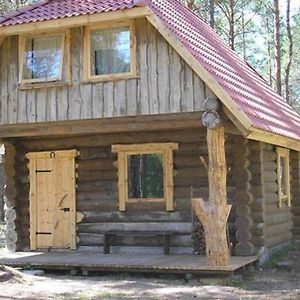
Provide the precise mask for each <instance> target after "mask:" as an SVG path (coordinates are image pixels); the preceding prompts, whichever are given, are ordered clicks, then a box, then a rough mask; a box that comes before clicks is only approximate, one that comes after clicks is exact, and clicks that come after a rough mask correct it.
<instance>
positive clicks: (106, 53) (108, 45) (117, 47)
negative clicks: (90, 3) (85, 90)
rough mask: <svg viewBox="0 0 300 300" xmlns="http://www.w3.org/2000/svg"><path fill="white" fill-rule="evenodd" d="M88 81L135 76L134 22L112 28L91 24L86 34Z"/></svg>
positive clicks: (85, 71)
mask: <svg viewBox="0 0 300 300" xmlns="http://www.w3.org/2000/svg"><path fill="white" fill-rule="evenodd" d="M84 44H85V57H86V63H85V65H84V68H85V70H84V74H85V79H86V80H92V81H93V80H95V81H97V80H99V81H101V80H113V79H119V78H120V79H124V78H130V77H133V76H135V75H136V74H135V73H136V70H135V69H136V66H135V60H136V58H135V51H136V42H135V30H134V23H133V21H131V22H130V23H129V22H126V23H120V24H118V25H115V26H112V27H109V28H107V27H99V26H98V27H94V26H93V27H92V26H90V27H88V28H87V29H86V34H85V43H84Z"/></svg>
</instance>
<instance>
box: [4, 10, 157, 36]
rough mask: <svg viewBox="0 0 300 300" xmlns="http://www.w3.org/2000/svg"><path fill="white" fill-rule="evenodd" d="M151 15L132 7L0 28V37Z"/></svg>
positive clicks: (147, 11) (149, 12)
mask: <svg viewBox="0 0 300 300" xmlns="http://www.w3.org/2000/svg"><path fill="white" fill-rule="evenodd" d="M150 14H152V11H150V10H149V9H148V8H146V7H134V8H131V9H123V10H116V11H111V12H105V13H97V14H92V15H84V16H74V17H65V18H61V19H55V20H49V21H40V22H32V23H28V24H17V25H9V26H2V27H0V37H1V36H7V35H17V34H24V33H30V32H37V31H42V32H43V31H53V30H57V29H63V28H71V27H79V26H85V25H89V24H94V23H105V22H118V21H121V20H126V19H136V18H141V17H146V16H148V15H150Z"/></svg>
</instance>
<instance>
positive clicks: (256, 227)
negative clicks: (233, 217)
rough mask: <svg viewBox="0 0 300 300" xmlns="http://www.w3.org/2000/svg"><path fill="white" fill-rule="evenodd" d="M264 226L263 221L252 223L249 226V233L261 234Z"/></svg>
mask: <svg viewBox="0 0 300 300" xmlns="http://www.w3.org/2000/svg"><path fill="white" fill-rule="evenodd" d="M264 228H265V224H264V223H257V224H254V226H252V228H251V233H252V235H253V236H263V235H264Z"/></svg>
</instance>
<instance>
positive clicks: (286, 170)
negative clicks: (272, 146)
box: [277, 147, 291, 207]
mask: <svg viewBox="0 0 300 300" xmlns="http://www.w3.org/2000/svg"><path fill="white" fill-rule="evenodd" d="M277 183H278V196H279V207H282V205H283V203H286V204H287V206H291V193H290V165H289V150H288V149H284V148H279V147H277Z"/></svg>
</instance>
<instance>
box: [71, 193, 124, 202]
mask: <svg viewBox="0 0 300 300" xmlns="http://www.w3.org/2000/svg"><path fill="white" fill-rule="evenodd" d="M76 199H77V201H85V200H97V201H99V202H101V199H105V200H110V201H115V200H116V199H118V191H117V190H108V191H80V192H77V194H76Z"/></svg>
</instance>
